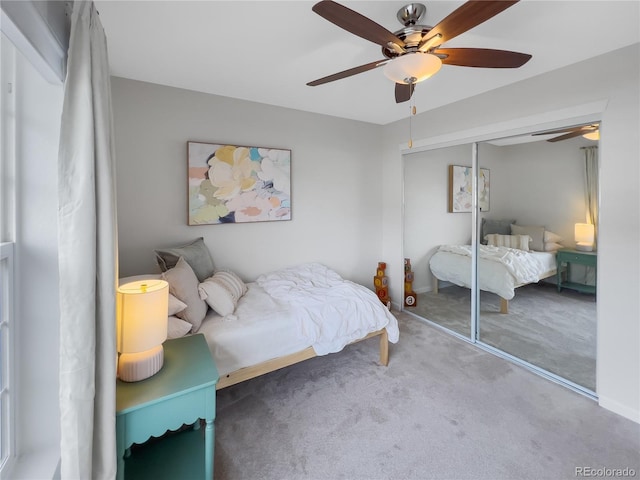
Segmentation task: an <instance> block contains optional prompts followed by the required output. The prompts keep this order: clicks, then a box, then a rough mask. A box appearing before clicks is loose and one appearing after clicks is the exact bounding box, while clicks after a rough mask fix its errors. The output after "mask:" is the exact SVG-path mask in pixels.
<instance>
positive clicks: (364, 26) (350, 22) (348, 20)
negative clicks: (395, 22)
mask: <svg viewBox="0 0 640 480" xmlns="http://www.w3.org/2000/svg"><path fill="white" fill-rule="evenodd" d="M312 10H313V11H314V12H316V13H317V14H318V15H320V16H321V17H323V18H325V19H326V20H329V21H330V22H331V23H333V24H335V25H337V26H339V27H340V28H344V29H345V30H346V31H347V32H350V33H353V34H354V35H358V36H359V37H362V38H364V39H365V40H369V41H370V42H373V43H377V44H378V45H380V46H382V47H384V46H386V45H387V43H389V42H391V43H395V44H397V45H399V46H400V47H404V46H405V44H404V42H403V41H402V40H401V39H399V38H398V37H396V36H395V35H394V34H393V33H391V32H390V31H389V30H387V29H386V28H384V27H383V26H382V25H379V24H377V23H376V22H374V21H373V20H370V19H369V18H367V17H365V16H364V15H361V14H359V13H358V12H354V11H353V10H351V9H350V8H347V7H345V6H343V5H340V4H339V3H336V2H333V1H331V0H322V1H321V2H318V3H316V4H315V5H314V6H313V7H312Z"/></svg>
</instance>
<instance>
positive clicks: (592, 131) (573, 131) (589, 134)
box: [533, 123, 600, 142]
mask: <svg viewBox="0 0 640 480" xmlns="http://www.w3.org/2000/svg"><path fill="white" fill-rule="evenodd" d="M556 133H563V134H564V135H560V136H559V137H553V138H550V139H548V140H547V142H560V141H562V140H568V139H570V138H574V137H579V136H580V135H582V136H583V137H584V138H586V139H588V140H600V125H599V124H597V123H592V124H591V125H580V126H577V127H569V128H561V129H559V130H552V131H550V132H539V133H534V134H533V135H534V136H535V135H553V134H556Z"/></svg>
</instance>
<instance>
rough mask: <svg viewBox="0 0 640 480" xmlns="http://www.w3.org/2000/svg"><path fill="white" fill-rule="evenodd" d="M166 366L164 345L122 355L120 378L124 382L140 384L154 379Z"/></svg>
mask: <svg viewBox="0 0 640 480" xmlns="http://www.w3.org/2000/svg"><path fill="white" fill-rule="evenodd" d="M163 364H164V348H162V345H158V346H157V347H153V348H152V349H150V350H145V351H144V352H138V353H121V354H120V358H118V378H119V379H120V380H122V381H123V382H138V381H140V380H144V379H145V378H149V377H152V376H153V375H155V374H156V373H158V372H159V371H160V369H161V368H162V365H163Z"/></svg>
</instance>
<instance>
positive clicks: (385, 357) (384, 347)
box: [380, 330, 389, 367]
mask: <svg viewBox="0 0 640 480" xmlns="http://www.w3.org/2000/svg"><path fill="white" fill-rule="evenodd" d="M380 363H381V364H382V365H384V366H385V367H386V366H387V365H389V334H388V333H387V331H386V330H382V333H381V334H380Z"/></svg>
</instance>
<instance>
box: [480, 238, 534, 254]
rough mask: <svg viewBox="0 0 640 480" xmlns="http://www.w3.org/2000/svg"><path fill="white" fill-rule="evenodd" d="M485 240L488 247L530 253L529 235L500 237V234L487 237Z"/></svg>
mask: <svg viewBox="0 0 640 480" xmlns="http://www.w3.org/2000/svg"><path fill="white" fill-rule="evenodd" d="M484 239H485V240H486V241H487V245H493V246H494V247H508V248H517V249H518V250H524V251H525V252H528V251H529V242H530V241H531V237H530V236H529V235H500V234H499V233H491V234H489V235H485V237H484Z"/></svg>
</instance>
